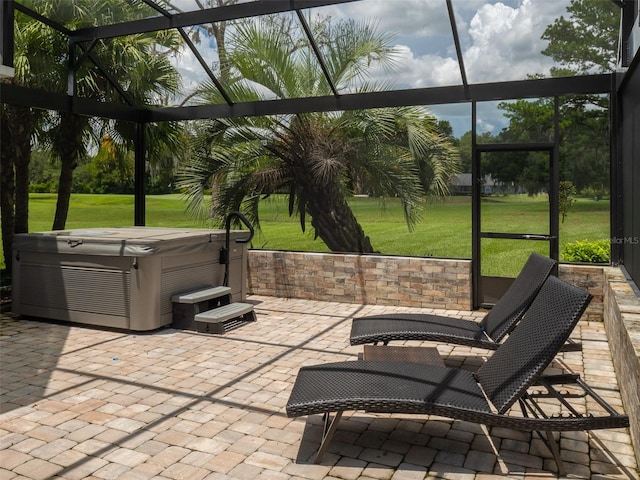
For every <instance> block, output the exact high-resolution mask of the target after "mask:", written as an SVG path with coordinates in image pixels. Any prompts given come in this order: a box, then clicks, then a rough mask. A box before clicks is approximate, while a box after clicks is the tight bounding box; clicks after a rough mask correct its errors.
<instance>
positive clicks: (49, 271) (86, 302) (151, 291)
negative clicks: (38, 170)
mask: <svg viewBox="0 0 640 480" xmlns="http://www.w3.org/2000/svg"><path fill="white" fill-rule="evenodd" d="M246 235H247V232H246V231H240V230H235V231H230V232H229V236H230V243H229V245H230V252H229V278H228V283H229V287H231V291H232V299H233V301H240V300H243V299H244V298H245V296H246V278H247V277H246V265H247V248H246V244H242V243H235V240H239V239H242V238H243V237H246ZM225 242H226V231H225V230H205V229H175V228H153V227H122V228H88V229H78V230H64V231H54V232H38V233H23V234H18V235H16V236H15V238H14V240H13V258H14V260H13V279H12V293H13V298H12V312H13V313H15V314H17V315H26V316H34V317H44V318H50V319H55V320H68V321H72V322H78V323H84V324H90V325H100V326H107V327H114V328H122V329H126V330H136V331H144V330H154V329H157V328H160V327H163V326H165V325H169V324H171V321H172V304H171V296H172V295H174V294H176V293H181V292H186V291H189V290H193V289H197V288H201V287H206V286H218V285H222V283H223V281H224V270H225V265H224V263H220V250H221V249H222V248H223V247H225Z"/></svg>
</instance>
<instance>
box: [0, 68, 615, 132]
mask: <svg viewBox="0 0 640 480" xmlns="http://www.w3.org/2000/svg"><path fill="white" fill-rule="evenodd" d="M611 75H612V74H600V75H587V76H582V77H566V78H548V79H542V80H521V81H513V82H498V83H481V84H474V85H469V88H468V94H469V95H470V98H468V97H467V91H466V90H465V88H464V87H462V86H453V87H434V88H419V89H409V90H390V91H385V92H370V93H353V94H345V95H341V96H339V97H335V96H332V95H328V96H322V97H306V98H291V99H278V100H263V101H259V102H239V103H236V104H233V105H225V104H218V105H198V106H188V107H168V108H153V107H146V108H145V109H137V108H133V107H129V106H126V105H123V104H107V103H104V102H98V101H95V100H88V99H82V98H77V99H76V106H75V108H73V109H72V108H71V102H70V98H69V97H68V96H67V95H61V94H55V93H48V92H43V91H41V90H35V89H31V88H27V87H18V86H15V85H8V84H0V92H1V93H2V98H3V101H4V102H6V103H9V104H14V105H23V106H29V107H35V108H44V109H49V110H58V111H65V112H70V111H73V112H74V113H78V114H81V115H89V116H95V117H104V118H113V119H123V120H130V121H143V122H163V121H177V120H201V119H211V118H237V117H245V116H262V115H279V114H296V113H306V112H326V111H341V110H364V109H369V108H382V107H397V106H406V105H442V104H451V103H466V102H469V101H478V102H484V101H496V100H510V99H519V98H542V97H554V96H556V95H560V96H562V95H583V94H599V93H607V94H608V93H610V92H611V88H612V87H611V85H612V80H611Z"/></svg>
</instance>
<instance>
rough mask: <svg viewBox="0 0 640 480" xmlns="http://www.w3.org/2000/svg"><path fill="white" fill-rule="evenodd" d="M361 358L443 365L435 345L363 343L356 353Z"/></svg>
mask: <svg viewBox="0 0 640 480" xmlns="http://www.w3.org/2000/svg"><path fill="white" fill-rule="evenodd" d="M358 358H360V359H361V360H387V361H397V362H413V363H424V364H426V365H436V366H439V367H445V366H446V365H445V364H444V361H443V360H442V357H441V356H440V354H439V353H438V349H437V348H436V347H390V346H388V345H365V346H364V352H363V353H362V354H360V355H358Z"/></svg>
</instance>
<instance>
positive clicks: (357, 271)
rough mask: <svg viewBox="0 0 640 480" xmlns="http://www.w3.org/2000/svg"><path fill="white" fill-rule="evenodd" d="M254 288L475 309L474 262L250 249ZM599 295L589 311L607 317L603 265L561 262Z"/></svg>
mask: <svg viewBox="0 0 640 480" xmlns="http://www.w3.org/2000/svg"><path fill="white" fill-rule="evenodd" d="M248 270H249V282H248V288H249V292H250V293H253V294H256V295H266V296H273V297H283V298H302V299H307V300H325V301H333V302H345V303H364V304H377V305H403V306H407V307H426V308H445V309H452V310H471V308H472V298H471V295H472V292H471V260H464V259H454V260H451V259H440V258H425V257H399V256H385V255H351V254H333V253H306V252H284V251H272V250H249V262H248ZM559 275H560V277H561V278H563V279H564V280H566V281H568V282H570V283H573V284H574V285H577V286H579V287H581V288H584V289H585V290H588V291H589V292H590V293H591V294H592V295H593V300H592V301H591V304H590V305H589V308H588V309H587V311H586V312H585V315H586V316H587V318H588V319H589V320H598V321H601V320H602V311H603V308H602V299H603V293H602V285H603V283H604V274H603V267H600V266H581V265H560V269H559Z"/></svg>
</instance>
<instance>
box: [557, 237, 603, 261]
mask: <svg viewBox="0 0 640 480" xmlns="http://www.w3.org/2000/svg"><path fill="white" fill-rule="evenodd" d="M562 257H563V260H564V261H565V262H581V263H609V259H610V258H611V243H609V240H597V241H594V242H591V241H589V240H579V241H577V242H574V243H566V244H565V245H564V246H563V247H562Z"/></svg>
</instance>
